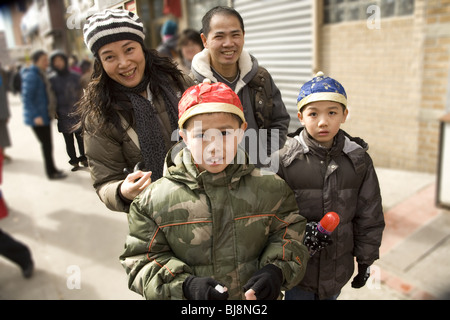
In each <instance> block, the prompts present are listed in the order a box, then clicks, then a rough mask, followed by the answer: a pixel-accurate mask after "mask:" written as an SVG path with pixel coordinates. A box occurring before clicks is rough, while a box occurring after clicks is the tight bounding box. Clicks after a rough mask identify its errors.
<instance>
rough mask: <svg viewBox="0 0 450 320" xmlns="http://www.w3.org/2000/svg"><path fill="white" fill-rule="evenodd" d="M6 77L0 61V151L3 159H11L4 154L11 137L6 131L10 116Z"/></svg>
mask: <svg viewBox="0 0 450 320" xmlns="http://www.w3.org/2000/svg"><path fill="white" fill-rule="evenodd" d="M5 79H6V77H5V76H4V74H3V69H2V67H1V63H0V150H1V151H0V152H1V153H2V154H1V156H2V157H3V159H8V160H11V158H10V157H9V156H7V155H6V154H5V148H7V147H10V146H11V138H10V136H9V131H8V121H9V118H10V116H11V114H10V111H9V101H8V93H7V92H8V91H7V88H6V87H7V85H8V84H7V82H6V81H5Z"/></svg>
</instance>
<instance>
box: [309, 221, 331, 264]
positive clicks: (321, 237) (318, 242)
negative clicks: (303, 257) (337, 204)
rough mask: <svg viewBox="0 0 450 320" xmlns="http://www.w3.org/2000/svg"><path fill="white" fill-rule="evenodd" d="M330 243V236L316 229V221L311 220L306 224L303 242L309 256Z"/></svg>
mask: <svg viewBox="0 0 450 320" xmlns="http://www.w3.org/2000/svg"><path fill="white" fill-rule="evenodd" d="M332 243H333V241H332V240H331V236H329V235H327V234H324V233H322V232H319V230H317V222H314V221H311V222H308V223H307V224H306V228H305V239H304V240H303V244H304V245H305V246H306V247H307V248H308V250H309V255H310V256H313V255H314V254H315V253H316V252H317V251H320V250H322V249H323V248H325V247H326V246H329V245H330V244H332Z"/></svg>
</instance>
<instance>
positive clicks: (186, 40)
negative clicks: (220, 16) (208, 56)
mask: <svg viewBox="0 0 450 320" xmlns="http://www.w3.org/2000/svg"><path fill="white" fill-rule="evenodd" d="M203 49H204V47H203V42H202V37H201V36H200V32H198V31H196V30H194V29H185V30H184V31H183V32H182V33H181V35H180V38H179V39H178V50H177V51H178V59H177V63H178V67H179V68H180V69H181V71H183V72H184V73H185V74H190V72H191V65H192V59H194V56H195V55H196V54H197V53H199V52H201V51H202V50H203Z"/></svg>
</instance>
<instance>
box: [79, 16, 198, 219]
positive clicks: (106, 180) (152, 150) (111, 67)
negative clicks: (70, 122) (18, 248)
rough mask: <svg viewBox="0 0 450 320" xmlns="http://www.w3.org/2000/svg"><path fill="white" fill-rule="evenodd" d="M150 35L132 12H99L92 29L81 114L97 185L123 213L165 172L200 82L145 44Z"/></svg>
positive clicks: (88, 31)
mask: <svg viewBox="0 0 450 320" xmlns="http://www.w3.org/2000/svg"><path fill="white" fill-rule="evenodd" d="M99 26H101V28H100V27H99ZM144 38H145V34H144V26H143V24H142V22H141V20H140V18H139V17H138V16H137V15H135V14H134V13H132V12H129V11H126V10H120V9H115V10H105V11H102V12H99V13H96V14H94V15H92V16H91V17H90V18H89V19H88V21H87V23H86V24H85V27H84V40H85V43H86V45H87V47H88V48H89V49H90V50H91V52H92V53H93V55H94V57H95V61H94V72H93V75H92V79H91V81H90V83H89V85H88V87H87V88H86V90H85V93H84V95H83V97H82V99H81V103H80V105H79V108H78V111H77V112H79V114H80V115H81V118H80V125H81V127H82V129H83V135H84V145H85V150H86V156H87V158H88V162H89V168H90V171H91V176H92V179H93V182H94V188H95V189H96V191H97V194H98V196H99V197H100V199H101V200H102V201H103V202H104V203H105V205H106V206H107V207H108V208H109V209H111V210H115V211H123V212H127V211H128V210H129V205H130V204H131V202H132V201H133V199H134V197H135V196H136V195H138V194H139V193H140V192H141V191H142V190H143V189H144V188H145V187H146V186H147V185H148V184H149V183H151V181H156V180H157V179H159V178H160V177H162V173H163V166H164V158H165V156H166V153H167V151H168V150H169V149H170V147H171V146H172V145H173V144H174V143H175V142H176V141H173V137H172V133H174V132H175V133H177V132H178V130H177V127H178V124H177V117H178V101H179V99H180V97H181V94H182V93H183V92H184V90H185V89H186V88H188V87H189V86H191V85H192V84H193V81H192V79H190V78H189V77H185V76H183V74H182V72H181V71H180V70H179V69H178V68H177V67H176V65H175V64H174V63H173V62H172V61H171V60H170V59H169V58H167V57H161V56H159V55H158V53H157V52H156V51H155V50H149V49H147V48H145V46H144ZM175 140H177V139H175ZM138 164H139V165H138ZM141 165H142V166H141ZM134 168H136V169H137V170H136V172H133V170H134ZM124 169H125V172H124Z"/></svg>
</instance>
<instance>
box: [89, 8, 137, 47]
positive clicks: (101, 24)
mask: <svg viewBox="0 0 450 320" xmlns="http://www.w3.org/2000/svg"><path fill="white" fill-rule="evenodd" d="M83 34H84V43H85V44H86V46H87V47H88V49H89V50H91V52H92V53H93V54H94V55H97V51H98V50H99V49H100V48H101V47H103V46H104V45H106V44H108V43H111V42H115V41H120V40H135V41H138V42H139V43H141V44H142V45H143V44H144V39H145V34H144V25H143V24H142V22H141V19H140V18H139V17H138V16H137V15H136V14H134V13H133V12H130V11H127V10H121V9H107V10H104V11H102V12H98V13H95V14H93V15H92V16H90V17H89V18H88V19H87V21H86V24H85V25H84V27H83Z"/></svg>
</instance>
